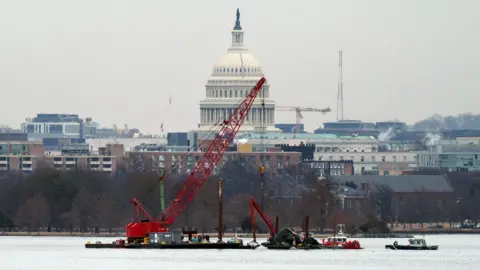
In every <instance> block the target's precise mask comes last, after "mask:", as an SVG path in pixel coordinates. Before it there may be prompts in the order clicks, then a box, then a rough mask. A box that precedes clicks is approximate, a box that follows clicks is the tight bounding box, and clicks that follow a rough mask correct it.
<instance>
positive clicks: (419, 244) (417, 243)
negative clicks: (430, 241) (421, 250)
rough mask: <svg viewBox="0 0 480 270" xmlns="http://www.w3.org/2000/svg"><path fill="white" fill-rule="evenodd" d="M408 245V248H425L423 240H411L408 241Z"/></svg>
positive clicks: (425, 244)
mask: <svg viewBox="0 0 480 270" xmlns="http://www.w3.org/2000/svg"><path fill="white" fill-rule="evenodd" d="M408 243H410V246H416V247H425V246H427V243H426V242H425V239H418V238H412V239H408Z"/></svg>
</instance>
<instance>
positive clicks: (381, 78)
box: [0, 0, 480, 132]
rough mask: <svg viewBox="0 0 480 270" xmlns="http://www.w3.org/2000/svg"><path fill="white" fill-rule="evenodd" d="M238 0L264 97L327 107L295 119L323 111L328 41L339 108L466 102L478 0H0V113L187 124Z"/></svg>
mask: <svg viewBox="0 0 480 270" xmlns="http://www.w3.org/2000/svg"><path fill="white" fill-rule="evenodd" d="M237 7H238V8H240V12H241V23H242V27H243V29H244V30H245V45H246V46H248V48H250V50H251V51H252V52H253V53H254V54H255V56H256V57H257V59H258V61H259V62H260V63H261V65H262V66H263V69H264V72H265V75H266V77H267V78H268V80H269V82H270V84H271V95H272V97H273V98H274V99H275V101H276V104H277V105H280V106H310V107H319V108H321V107H326V106H331V108H332V112H331V113H330V114H327V115H322V114H317V113H305V114H304V120H303V122H304V123H305V124H306V128H307V129H310V130H313V129H314V128H316V127H318V126H319V125H320V124H321V123H322V122H324V121H331V120H335V118H336V110H335V108H336V92H337V72H338V68H337V65H338V50H339V49H342V50H343V51H344V59H343V64H344V100H345V101H344V111H345V118H349V119H361V120H364V121H382V120H392V119H395V118H397V119H400V120H403V121H406V122H408V123H412V122H414V121H416V120H420V119H422V118H425V117H427V116H429V115H431V114H433V113H440V114H445V115H448V114H458V113H461V112H474V113H478V111H479V109H478V104H479V101H478V100H479V97H480V65H479V63H480V56H479V52H478V48H480V41H479V38H480V34H479V29H480V16H479V15H478V12H479V10H480V1H478V0H471V1H469V0H457V1H454V0H450V1H448V0H421V1H414V0H403V1H400V0H350V1H348V0H332V1H322V0H311V1H307V0H303V1H302V0H296V1H279V0H276V1H273V0H272V1H267V0H260V1H258V0H257V1H253V0H251V1H250V0H242V1H240V0H237V1H231V0H216V1H214V0H203V1H193V0H191V1H159V0H135V1H133V0H131V1H127V0H112V1H107V0H83V1H69V0H42V1H39V0H12V1H7V0H3V1H0V93H1V98H0V104H1V106H0V115H1V117H0V123H4V124H8V125H11V126H12V127H19V126H20V123H21V122H22V121H24V119H25V118H26V117H32V116H34V115H35V114H36V113H78V114H80V115H81V116H83V117H88V116H91V117H93V119H94V120H95V121H97V122H99V123H101V124H102V125H103V126H107V127H111V126H112V125H113V124H117V125H119V126H123V124H125V123H126V124H128V125H129V126H130V127H138V128H140V129H141V130H144V131H147V132H159V127H160V124H161V123H162V122H165V125H168V129H169V130H178V131H186V130H190V129H192V128H195V127H196V125H197V123H198V121H199V105H198V104H199V101H200V100H201V99H202V98H203V97H204V96H205V87H204V85H205V83H206V81H207V79H208V77H209V74H210V72H211V69H212V67H213V65H214V64H215V62H216V61H218V60H219V58H220V56H221V55H222V53H224V52H225V51H226V49H227V47H229V46H230V42H231V30H232V28H233V26H234V23H235V12H236V8H237ZM170 92H171V93H172V105H171V106H170V107H169V106H168V96H169V93H170ZM276 119H277V122H294V121H295V113H294V112H277V114H276Z"/></svg>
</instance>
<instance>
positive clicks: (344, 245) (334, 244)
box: [322, 224, 362, 249]
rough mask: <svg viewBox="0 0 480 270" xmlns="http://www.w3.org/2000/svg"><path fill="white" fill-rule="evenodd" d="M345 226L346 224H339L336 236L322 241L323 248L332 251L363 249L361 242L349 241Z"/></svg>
mask: <svg viewBox="0 0 480 270" xmlns="http://www.w3.org/2000/svg"><path fill="white" fill-rule="evenodd" d="M344 226H345V225H344V224H338V233H337V234H336V235H333V236H330V237H328V238H327V239H326V240H325V239H322V244H323V246H324V247H326V248H332V249H362V247H361V246H360V242H359V241H357V240H353V241H351V240H348V237H347V236H346V235H345V234H344V233H343V228H344Z"/></svg>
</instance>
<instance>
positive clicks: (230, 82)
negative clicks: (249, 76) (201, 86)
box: [207, 80, 258, 86]
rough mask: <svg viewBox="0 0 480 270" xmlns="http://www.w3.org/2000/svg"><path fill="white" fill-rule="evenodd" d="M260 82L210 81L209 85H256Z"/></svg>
mask: <svg viewBox="0 0 480 270" xmlns="http://www.w3.org/2000/svg"><path fill="white" fill-rule="evenodd" d="M257 82H258V81H250V80H248V81H243V80H242V81H239V80H208V81H207V84H231V85H252V86H253V85H256V84H257Z"/></svg>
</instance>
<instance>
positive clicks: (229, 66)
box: [212, 50, 263, 77]
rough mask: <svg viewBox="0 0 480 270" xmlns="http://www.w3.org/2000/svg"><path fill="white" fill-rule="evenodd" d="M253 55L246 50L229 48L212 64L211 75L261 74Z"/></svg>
mask: <svg viewBox="0 0 480 270" xmlns="http://www.w3.org/2000/svg"><path fill="white" fill-rule="evenodd" d="M262 75H263V71H262V67H260V65H259V63H258V62H257V59H256V58H255V56H254V55H253V54H252V53H250V52H248V51H235V50H229V51H228V52H227V53H225V54H223V55H222V56H221V57H220V60H219V61H218V62H217V64H216V65H214V67H213V70H212V76H242V77H243V76H262Z"/></svg>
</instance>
